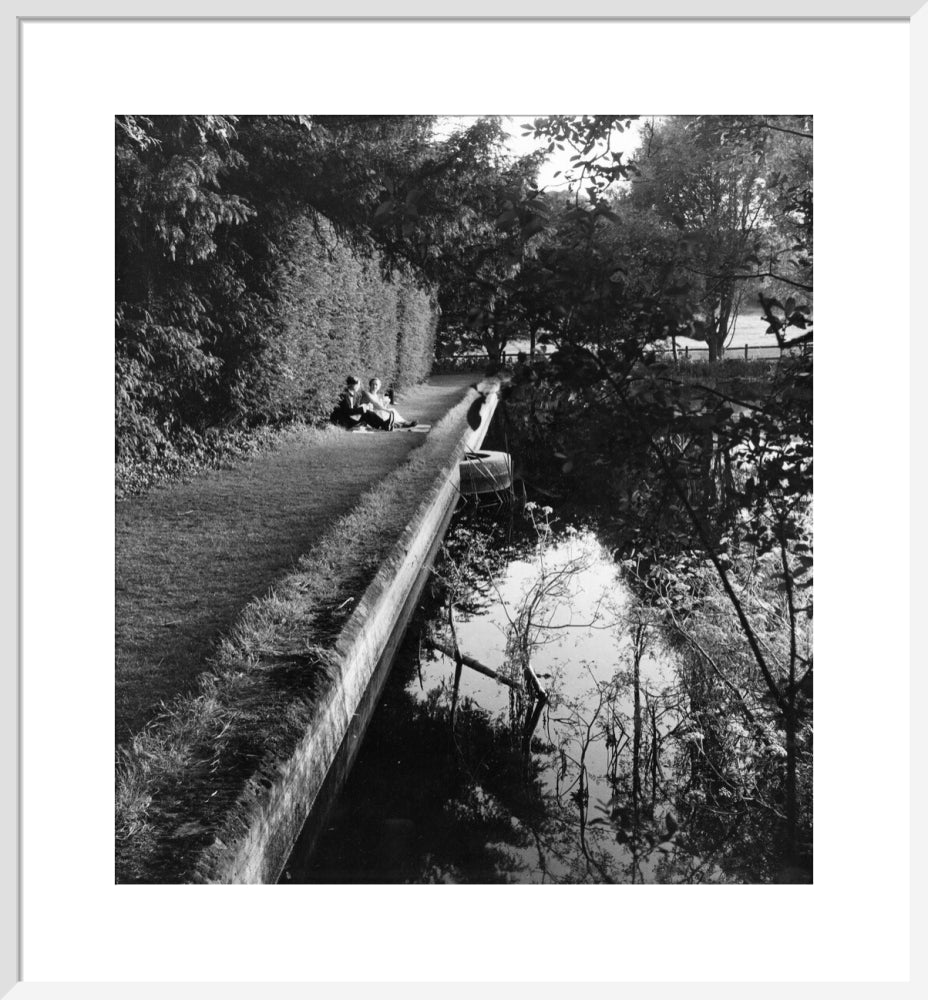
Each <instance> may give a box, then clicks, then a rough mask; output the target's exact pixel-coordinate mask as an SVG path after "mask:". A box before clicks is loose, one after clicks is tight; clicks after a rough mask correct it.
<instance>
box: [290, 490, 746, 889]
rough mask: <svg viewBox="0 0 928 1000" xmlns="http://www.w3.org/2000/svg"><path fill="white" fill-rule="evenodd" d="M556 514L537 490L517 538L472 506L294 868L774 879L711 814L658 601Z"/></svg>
mask: <svg viewBox="0 0 928 1000" xmlns="http://www.w3.org/2000/svg"><path fill="white" fill-rule="evenodd" d="M550 513H551V512H550V510H549V509H548V508H538V507H535V506H534V505H528V508H527V518H528V519H527V521H526V523H525V524H524V525H516V526H515V530H514V531H512V532H510V534H509V535H508V536H507V538H506V539H501V538H499V537H498V536H495V535H494V534H493V533H492V531H487V530H481V526H480V525H479V518H471V519H470V521H471V523H469V522H468V517H467V516H465V517H464V518H463V519H460V520H459V521H458V524H457V527H456V528H455V529H454V530H453V531H452V533H451V535H450V536H449V541H448V545H447V550H448V551H447V553H446V557H445V558H443V559H442V560H440V562H439V565H438V566H437V567H436V574H435V575H436V581H435V587H434V588H433V595H432V599H431V601H426V602H424V605H423V607H422V608H421V609H420V612H419V616H418V620H417V621H416V622H414V623H413V625H412V627H411V628H410V630H409V634H408V636H407V640H406V643H405V645H404V647H403V649H402V650H401V652H400V654H399V655H398V657H397V662H396V664H395V666H394V668H393V673H392V675H391V677H390V679H389V681H388V683H387V686H386V689H385V692H384V695H383V698H382V701H381V704H380V705H379V706H378V709H377V711H376V713H375V715H374V718H373V720H372V722H371V726H370V729H369V731H368V734H367V737H366V740H365V744H364V747H363V748H362V750H361V753H360V755H359V758H358V760H357V763H356V764H355V767H354V771H353V773H352V775H351V777H350V778H349V781H348V783H347V785H346V787H345V790H344V792H343V794H342V796H341V798H340V800H339V802H338V803H337V805H336V807H335V811H334V815H333V816H332V819H331V822H330V826H329V830H328V832H327V834H326V835H325V836H323V838H322V839H321V841H320V843H319V845H318V847H317V848H316V850H315V852H314V853H313V855H312V856H311V857H309V858H300V857H297V856H294V857H293V858H291V860H290V862H289V864H288V868H287V870H286V872H285V875H284V879H285V880H287V881H313V882H368V883H370V882H480V883H486V882H568V883H575V882H702V881H712V882H718V881H760V880H763V879H764V878H765V874H764V872H763V871H762V870H760V868H759V867H758V868H757V869H756V870H750V869H748V868H746V867H745V862H744V859H743V858H737V857H734V856H733V854H732V850H731V841H730V838H724V839H723V838H716V839H715V841H714V842H713V838H712V837H707V836H706V835H705V829H706V824H705V823H695V822H693V816H694V813H693V810H694V809H695V808H696V807H697V806H696V803H697V799H695V798H693V797H692V796H691V795H690V793H691V791H692V790H693V789H694V788H695V787H696V786H697V785H698V780H697V774H696V767H695V765H696V762H697V759H698V754H695V753H694V749H696V748H694V741H696V740H697V739H698V737H697V736H694V734H693V731H692V727H691V726H690V725H689V724H688V721H687V706H688V702H687V697H688V695H687V687H686V683H685V678H683V677H682V675H681V671H680V668H679V667H678V664H677V662H676V658H675V655H674V654H673V653H672V652H671V651H669V650H668V649H667V648H666V647H665V646H664V645H663V643H662V640H661V628H660V622H659V620H658V618H657V616H656V615H655V613H654V612H653V611H652V610H651V609H649V608H648V607H646V606H644V605H642V604H641V603H640V602H639V601H638V600H637V599H636V598H635V596H634V595H633V593H632V592H631V590H630V589H629V588H628V587H627V586H626V585H625V584H624V583H623V582H622V581H621V579H620V578H619V576H618V569H617V566H616V564H615V562H614V561H613V560H612V559H611V558H610V555H609V553H608V552H606V551H604V550H603V548H602V547H601V545H600V543H599V542H598V541H597V539H596V537H595V535H594V534H593V533H592V532H590V531H588V530H579V531H578V530H573V529H567V530H566V531H563V532H558V533H556V532H555V531H554V530H553V528H552V524H551V522H550ZM458 654H463V655H458ZM468 662H471V663H474V662H476V664H477V665H478V666H482V667H484V668H488V672H489V673H490V674H495V675H497V676H495V677H494V676H488V675H487V673H480V672H478V671H477V670H475V669H473V668H472V667H471V666H469V665H468ZM697 829H698V830H699V831H700V832H699V834H697V833H696V830H697ZM730 832H731V831H726V833H730Z"/></svg>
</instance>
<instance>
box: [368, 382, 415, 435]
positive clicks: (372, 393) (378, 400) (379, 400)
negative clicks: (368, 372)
mask: <svg viewBox="0 0 928 1000" xmlns="http://www.w3.org/2000/svg"><path fill="white" fill-rule="evenodd" d="M381 385H382V383H381V381H380V379H379V378H372V379H371V380H370V381H369V382H368V383H367V389H365V390H364V392H362V393H361V403H362V405H364V404H367V405H369V406H370V407H371V411H372V412H373V413H375V414H377V416H378V417H382V418H383V419H385V420H389V419H390V418H391V417H392V419H393V426H394V427H415V426H416V425H417V424H418V421H417V420H407V419H406V418H405V417H404V416H403V415H402V414H401V413H400V412H399V410H397V409H396V407H395V406H394V405H393V401H392V400H388V399H387V398H386V397H385V396H384V395H383V394H382V393H381V391H380V387H381Z"/></svg>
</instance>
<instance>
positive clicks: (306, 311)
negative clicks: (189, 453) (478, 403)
mask: <svg viewBox="0 0 928 1000" xmlns="http://www.w3.org/2000/svg"><path fill="white" fill-rule="evenodd" d="M274 254H275V256H274V258H273V260H272V261H255V260H252V261H251V265H252V267H258V268H259V269H260V270H261V272H262V273H263V274H265V275H266V277H265V278H264V279H263V285H262V294H261V295H260V296H258V295H255V294H253V293H248V292H245V293H243V294H244V298H243V299H242V300H241V301H243V302H244V301H248V302H251V305H250V306H249V307H248V309H247V312H245V315H246V316H247V317H248V322H247V329H245V330H239V329H231V328H230V329H229V330H223V329H222V328H221V320H220V328H219V329H218V330H216V334H215V337H214V338H213V340H212V343H210V344H208V345H207V344H206V343H204V342H203V341H198V345H199V346H198V349H199V350H200V353H201V355H202V357H203V364H202V365H201V368H202V369H203V371H204V373H205V375H206V378H204V379H201V380H200V381H199V383H197V382H196V380H194V379H190V381H191V386H190V388H189V389H187V390H186V391H185V395H184V399H185V405H184V407H180V406H178V405H177V402H178V400H176V399H175V398H174V397H175V396H176V395H177V392H174V393H172V394H171V395H168V394H167V393H166V392H165V391H164V388H163V387H164V386H166V385H171V386H176V387H177V389H178V391H179V390H180V388H181V381H180V377H181V375H182V374H186V371H187V369H188V368H189V367H190V363H189V358H190V351H189V350H184V351H183V353H182V357H183V363H182V364H181V363H179V362H178V360H177V359H178V358H179V357H181V355H179V354H178V352H177V351H176V350H175V351H173V352H172V351H165V350H161V349H159V350H146V349H144V345H145V344H146V343H149V344H150V343H151V339H150V337H151V331H152V330H153V329H155V328H154V327H152V326H147V327H145V328H144V329H141V330H140V331H139V333H138V334H137V335H136V336H135V337H134V338H133V339H131V340H130V339H124V340H123V341H122V343H120V342H117V373H116V374H117V387H116V388H117V446H118V448H119V450H120V453H122V454H126V455H135V456H136V457H138V458H141V459H146V458H150V457H154V456H155V455H156V454H158V453H164V451H165V449H168V450H173V449H175V448H177V447H180V448H181V449H182V450H184V449H186V448H187V447H196V446H197V445H196V442H197V441H199V440H202V436H203V435H204V434H208V433H209V429H210V428H211V427H217V426H224V425H227V424H228V423H229V422H230V420H231V421H234V422H235V423H236V424H240V425H241V424H245V425H257V424H268V423H278V422H283V421H289V420H293V419H305V420H307V421H310V422H315V421H324V420H325V419H327V417H328V416H329V414H330V413H331V411H332V408H333V407H334V405H335V402H336V400H337V398H338V394H339V393H340V392H341V389H342V388H343V386H344V384H345V378H346V376H347V375H348V374H351V373H354V374H356V375H357V376H358V377H359V378H360V379H361V380H362V381H363V382H366V381H367V379H368V378H370V377H372V376H374V375H377V376H378V377H379V378H381V379H382V380H383V382H384V385H386V386H389V385H392V386H395V387H398V388H401V387H404V386H409V385H414V384H416V383H417V382H420V381H422V380H423V379H424V378H426V377H427V376H428V374H429V371H430V370H431V363H432V359H433V356H434V345H435V330H436V326H437V303H436V299H435V296H434V294H433V293H432V292H430V291H428V290H426V289H424V288H423V287H422V285H421V283H420V282H417V281H416V280H415V277H414V276H413V275H412V274H410V273H402V272H399V271H396V270H393V271H387V269H386V268H385V266H384V263H383V260H382V258H381V257H380V255H379V254H378V252H377V251H375V250H371V251H370V252H369V253H368V254H367V255H362V254H361V253H359V252H358V251H357V250H356V249H354V248H353V247H352V246H351V245H350V244H349V243H348V242H346V241H344V240H342V239H340V238H339V237H338V236H337V235H336V233H335V231H334V229H333V227H332V225H331V224H330V223H329V222H328V221H327V220H326V219H324V218H323V217H321V216H318V215H317V216H309V215H307V216H302V217H299V218H297V219H296V220H295V221H293V222H291V223H290V224H289V225H288V226H287V228H286V230H285V231H284V232H283V233H282V234H281V235H279V236H278V237H277V239H276V240H275V242H274ZM243 312H244V310H243ZM217 314H218V311H217ZM226 315H228V313H226ZM180 335H181V331H177V332H176V333H175V334H174V336H175V337H179V336H180ZM136 344H139V345H140V348H135V345H136ZM127 346H128V347H130V348H134V349H132V350H131V351H129V350H126V347H127ZM121 347H122V350H120V348H121ZM204 348H205V350H204ZM123 355H124V356H123ZM198 385H199V387H200V391H199V392H197V391H196V389H197V386H198ZM159 387H160V388H159Z"/></svg>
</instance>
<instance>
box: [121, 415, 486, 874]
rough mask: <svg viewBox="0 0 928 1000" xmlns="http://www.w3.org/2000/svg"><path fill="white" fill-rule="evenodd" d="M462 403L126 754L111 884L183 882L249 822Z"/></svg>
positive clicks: (260, 601)
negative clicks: (357, 602)
mask: <svg viewBox="0 0 928 1000" xmlns="http://www.w3.org/2000/svg"><path fill="white" fill-rule="evenodd" d="M469 405H470V397H469V396H468V397H465V399H464V400H463V401H462V402H460V403H459V404H458V405H457V406H456V407H455V408H454V409H453V410H452V411H451V412H450V413H448V414H447V416H445V417H444V418H443V419H442V420H441V421H440V422H439V423H438V424H436V426H435V427H433V429H432V431H431V433H430V434H429V435H428V438H427V439H426V441H425V443H424V444H423V445H422V446H421V447H420V448H417V449H416V450H415V451H414V452H413V453H412V455H411V456H410V457H409V459H408V461H407V462H406V463H405V464H403V465H402V466H401V467H400V468H398V469H396V470H395V471H394V472H392V473H391V474H390V475H389V476H387V477H386V478H385V479H384V480H383V481H382V482H380V483H379V484H378V485H377V486H376V487H374V488H372V489H369V490H368V491H367V492H366V493H365V494H364V496H363V497H362V498H361V500H360V502H359V503H358V504H357V505H356V506H354V508H353V509H352V510H351V512H350V513H348V514H346V515H344V516H343V517H341V518H340V519H339V520H338V521H337V522H336V523H335V524H334V526H333V527H332V528H331V529H330V530H329V531H327V532H326V533H325V535H324V536H323V537H322V538H321V539H320V540H319V541H318V542H317V543H316V544H315V545H314V546H313V547H312V549H311V550H310V551H309V552H308V553H307V554H306V555H305V556H303V557H301V558H300V559H299V560H298V563H297V565H296V567H295V568H294V570H293V571H292V572H290V573H289V574H287V575H286V576H284V577H283V578H282V579H281V580H280V581H279V582H278V583H277V584H276V585H275V586H274V588H273V590H271V591H269V592H267V593H265V594H264V595H263V596H260V597H257V598H256V599H254V600H253V601H252V602H251V603H250V604H249V605H248V606H247V607H246V609H245V611H244V612H243V613H242V614H241V616H240V617H239V618H238V620H237V622H236V623H235V624H234V626H233V627H232V628H230V629H229V630H227V631H226V632H225V634H224V637H223V638H222V640H221V642H220V643H219V646H218V649H217V651H216V653H215V655H214V656H213V658H212V661H211V664H210V669H209V671H208V672H207V673H206V674H203V675H201V676H200V677H199V679H198V680H197V683H196V685H195V687H194V688H192V689H191V690H190V691H188V692H187V693H186V694H184V695H182V696H179V697H176V698H175V699H173V700H172V701H171V702H170V704H169V705H168V707H166V708H165V709H164V711H163V712H162V713H161V715H160V716H159V717H158V718H157V719H155V720H154V721H152V722H151V723H150V724H149V725H147V726H146V727H145V728H144V729H143V730H142V731H141V732H139V733H137V734H136V735H135V736H133V737H132V738H131V739H130V740H128V741H127V742H126V743H125V745H123V746H122V748H121V749H120V751H119V755H118V762H117V782H116V785H117V787H116V828H117V852H116V853H117V857H116V868H117V879H118V880H119V881H124V882H125V881H144V882H178V881H189V880H191V879H193V878H194V877H195V874H196V866H197V860H198V858H199V857H200V856H201V855H202V853H203V851H204V850H205V849H206V848H208V847H210V846H211V845H213V844H215V843H216V842H217V841H221V842H224V843H229V842H231V841H233V840H234V839H235V838H236V836H237V834H239V833H240V832H241V831H242V830H243V829H244V828H246V827H247V824H248V820H249V817H250V815H251V814H252V812H253V809H254V805H255V803H256V802H257V801H258V800H259V799H260V797H261V795H262V790H263V789H265V788H266V787H267V786H268V784H269V783H270V782H271V781H272V780H273V777H274V775H275V773H276V771H277V768H278V766H279V764H280V762H282V761H283V760H286V759H287V757H288V756H289V755H290V754H291V753H292V751H293V749H294V747H295V746H296V744H297V743H298V741H299V740H300V739H301V738H302V736H303V734H304V733H305V730H306V727H307V726H308V725H309V724H310V723H311V720H312V718H313V713H314V710H315V708H316V706H317V705H318V703H319V700H320V698H321V697H322V695H323V693H324V692H325V691H326V690H327V688H328V686H329V685H330V684H331V683H333V680H334V678H335V677H336V676H337V670H338V666H337V662H336V661H335V659H334V656H333V652H332V649H333V645H334V640H335V637H336V636H337V635H338V633H339V630H340V628H341V626H342V625H343V624H344V622H345V620H346V619H347V617H348V616H349V615H350V613H351V610H352V606H353V604H354V602H355V600H356V599H357V598H358V597H359V596H360V594H361V593H363V591H364V589H365V587H366V586H367V583H368V582H369V580H370V579H371V577H372V576H373V574H374V573H375V572H376V570H377V567H378V566H379V565H380V563H381V562H382V561H383V559H384V558H385V556H386V555H387V553H389V551H390V550H391V548H392V547H393V545H394V544H395V542H396V540H397V539H398V537H399V536H400V534H401V533H402V531H403V529H404V527H405V526H406V525H407V523H408V522H409V521H410V519H411V518H412V516H413V514H414V513H415V511H416V509H417V508H418V507H419V505H420V503H421V502H422V497H423V495H424V494H425V493H426V492H427V490H428V488H429V487H430V485H431V484H432V483H433V482H434V479H435V475H436V470H438V469H439V468H441V467H442V466H443V465H444V464H445V463H446V462H447V461H448V460H449V459H450V457H451V455H452V453H453V452H454V450H455V449H456V448H457V446H458V445H459V442H460V440H461V435H462V433H463V430H464V427H465V426H466V421H465V417H466V411H467V408H468V406H469ZM360 437H362V438H367V439H377V440H380V441H386V440H388V438H387V436H385V435H384V436H380V435H362V436H360Z"/></svg>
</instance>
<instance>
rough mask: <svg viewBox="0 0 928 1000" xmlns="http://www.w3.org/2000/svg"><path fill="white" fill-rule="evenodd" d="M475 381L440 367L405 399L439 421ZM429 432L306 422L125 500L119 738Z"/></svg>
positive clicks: (409, 410) (418, 416)
mask: <svg viewBox="0 0 928 1000" xmlns="http://www.w3.org/2000/svg"><path fill="white" fill-rule="evenodd" d="M472 381H473V378H472V376H469V375H451V376H436V377H435V378H433V379H432V380H431V381H430V382H429V383H428V384H426V385H423V386H418V387H417V388H415V389H412V390H410V391H408V392H407V393H405V394H404V395H403V397H402V399H400V400H399V401H398V405H399V406H400V408H401V410H402V412H403V414H404V415H405V416H406V417H408V418H409V419H415V420H419V421H420V422H428V423H434V422H435V421H437V420H438V419H440V418H441V416H442V415H444V414H445V413H446V412H447V411H448V410H449V409H451V407H452V406H454V404H455V403H456V402H457V401H458V400H459V399H461V398H462V396H463V395H464V393H465V391H466V389H467V386H468V385H469V384H471V382H472ZM425 440H427V435H425V434H417V433H393V434H385V433H378V432H371V433H367V434H349V433H347V432H346V431H343V430H341V429H340V428H336V427H330V428H325V429H322V430H314V429H310V428H302V429H298V430H294V431H290V432H288V433H286V434H285V435H283V436H282V438H281V441H280V443H279V445H278V447H276V448H275V449H274V450H273V451H271V452H269V453H266V454H264V455H261V456H258V457H255V458H252V459H249V460H247V461H245V462H242V463H241V464H239V465H237V466H236V467H234V468H232V469H227V470H221V471H215V472H206V473H203V474H202V475H200V476H198V477H197V478H195V479H194V480H193V481H192V482H189V483H186V484H179V485H173V486H166V487H161V488H158V489H156V490H154V491H153V492H152V493H150V494H149V495H148V496H146V497H143V498H138V499H131V500H124V501H121V502H119V503H118V504H117V505H116V740H117V745H120V744H124V743H125V742H126V741H127V740H128V739H129V737H130V736H131V735H132V734H134V733H136V732H138V731H139V730H140V729H142V728H143V727H144V726H145V725H146V724H147V723H148V722H149V721H151V720H152V719H153V718H154V717H155V716H156V715H157V714H158V713H159V711H160V708H161V704H162V702H166V701H169V700H170V699H172V698H173V697H175V696H176V695H178V694H184V693H186V692H189V691H191V690H192V689H193V687H194V686H195V684H196V681H197V678H198V676H199V675H200V673H201V672H202V671H203V669H204V667H205V666H206V660H207V658H208V657H209V656H210V655H211V654H212V653H213V651H214V650H215V648H216V646H217V642H218V640H219V639H220V637H221V636H222V635H223V634H224V633H225V632H227V631H228V629H229V628H230V626H231V625H232V624H233V623H234V622H235V620H236V618H237V617H238V615H239V613H240V612H241V610H242V608H243V607H244V606H245V605H246V604H247V603H248V602H249V601H250V600H251V599H252V598H255V597H258V596H260V595H262V594H264V593H265V592H267V590H268V589H269V588H270V587H271V586H272V585H273V584H274V582H275V581H276V580H278V579H279V578H280V577H282V576H284V575H285V574H287V573H288V572H290V571H291V570H292V569H293V568H294V567H295V565H296V563H297V560H298V558H299V557H300V556H301V555H302V554H304V553H306V552H307V551H308V550H309V549H310V548H312V546H313V545H314V544H315V543H316V542H317V541H318V540H319V539H320V537H321V536H322V535H323V533H324V532H325V531H326V529H327V528H328V527H329V526H331V525H332V524H333V523H334V522H335V521H336V520H337V519H338V518H340V517H342V516H343V515H345V514H346V513H347V512H348V511H350V510H351V509H352V507H353V506H354V505H355V503H356V502H357V501H358V498H359V497H360V495H361V494H362V493H363V492H364V491H365V490H368V489H370V488H371V487H372V486H374V485H375V484H376V483H377V482H378V481H379V480H381V479H383V477H384V476H386V475H387V474H388V473H389V472H391V471H392V470H393V469H394V468H396V467H397V466H398V465H400V464H401V463H402V462H403V461H404V460H405V459H406V458H407V457H408V456H409V454H410V452H412V451H413V450H414V449H415V448H417V447H418V446H421V445H422V444H423V442H424V441H425ZM354 555H355V556H359V555H360V554H358V553H355V554H354ZM346 558H349V559H350V558H352V554H351V553H350V552H348V553H346Z"/></svg>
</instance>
